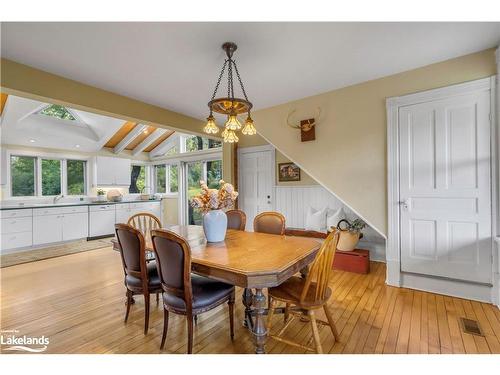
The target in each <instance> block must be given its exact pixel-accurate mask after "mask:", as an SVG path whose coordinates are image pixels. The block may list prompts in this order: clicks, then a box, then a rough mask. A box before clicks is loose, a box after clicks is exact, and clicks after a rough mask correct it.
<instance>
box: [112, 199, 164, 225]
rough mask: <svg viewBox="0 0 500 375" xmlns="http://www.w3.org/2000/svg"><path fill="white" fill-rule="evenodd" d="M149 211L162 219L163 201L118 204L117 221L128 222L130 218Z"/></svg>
mask: <svg viewBox="0 0 500 375" xmlns="http://www.w3.org/2000/svg"><path fill="white" fill-rule="evenodd" d="M141 212H147V213H150V214H153V215H155V216H156V217H157V218H159V219H160V220H161V202H137V203H136V202H132V203H119V204H117V205H116V222H117V223H125V224H126V223H127V221H128V219H129V218H130V217H131V216H133V215H135V214H138V213H141Z"/></svg>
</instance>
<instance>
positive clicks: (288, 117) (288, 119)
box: [286, 109, 300, 129]
mask: <svg viewBox="0 0 500 375" xmlns="http://www.w3.org/2000/svg"><path fill="white" fill-rule="evenodd" d="M292 113H295V109H294V110H293V111H291V112H289V113H288V116H286V123H287V124H288V126H290V127H291V128H294V129H300V125H299V124H295V125H294V124H290V116H291V115H292Z"/></svg>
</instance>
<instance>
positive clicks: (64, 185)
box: [61, 159, 68, 195]
mask: <svg viewBox="0 0 500 375" xmlns="http://www.w3.org/2000/svg"><path fill="white" fill-rule="evenodd" d="M61 194H62V195H68V163H67V159H62V160H61Z"/></svg>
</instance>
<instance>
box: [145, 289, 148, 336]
mask: <svg viewBox="0 0 500 375" xmlns="http://www.w3.org/2000/svg"><path fill="white" fill-rule="evenodd" d="M148 329H149V292H146V293H145V294H144V334H145V335H147V334H148Z"/></svg>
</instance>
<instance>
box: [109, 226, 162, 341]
mask: <svg viewBox="0 0 500 375" xmlns="http://www.w3.org/2000/svg"><path fill="white" fill-rule="evenodd" d="M115 231H116V238H117V239H118V243H119V244H120V254H121V258H122V264H123V270H124V272H125V287H126V288H127V312H126V313H125V322H127V320H128V316H129V313H130V306H131V305H132V303H133V296H134V295H136V294H142V295H144V315H145V319H144V334H147V333H148V327H149V296H150V294H154V293H156V297H157V299H158V294H159V293H161V292H162V288H161V283H160V278H159V277H158V272H157V269H156V263H155V262H149V263H147V262H146V249H145V247H146V243H145V240H144V236H143V235H142V233H141V232H140V231H139V230H137V229H135V228H133V227H132V226H130V225H128V224H115Z"/></svg>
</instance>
